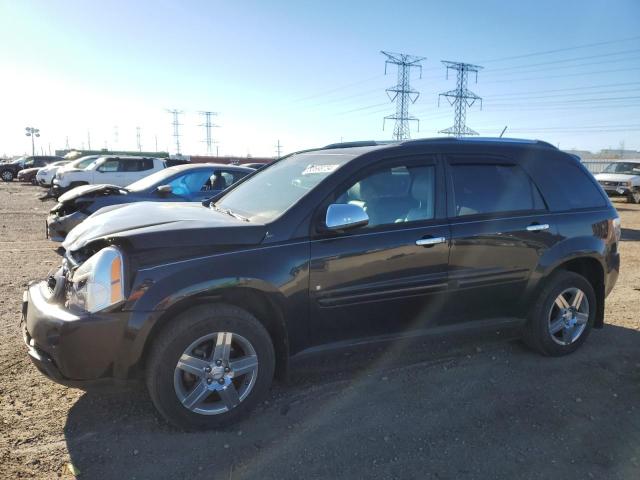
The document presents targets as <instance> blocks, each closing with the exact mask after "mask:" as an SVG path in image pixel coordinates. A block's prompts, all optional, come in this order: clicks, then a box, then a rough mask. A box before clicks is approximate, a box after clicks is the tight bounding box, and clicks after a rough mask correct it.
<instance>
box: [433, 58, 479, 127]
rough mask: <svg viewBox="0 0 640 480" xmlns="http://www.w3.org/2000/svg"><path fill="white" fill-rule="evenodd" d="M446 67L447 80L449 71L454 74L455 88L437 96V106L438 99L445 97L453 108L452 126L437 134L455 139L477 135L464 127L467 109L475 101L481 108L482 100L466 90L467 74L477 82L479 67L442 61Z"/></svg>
mask: <svg viewBox="0 0 640 480" xmlns="http://www.w3.org/2000/svg"><path fill="white" fill-rule="evenodd" d="M442 63H443V65H444V66H445V67H446V71H447V78H449V70H455V72H456V88H455V89H454V90H449V91H448V92H444V93H441V94H440V95H438V106H439V105H440V97H445V98H446V99H447V100H448V101H449V104H450V105H453V107H454V112H455V114H454V120H453V126H452V127H449V128H446V129H444V130H440V131H439V132H438V133H445V134H447V135H453V136H455V137H463V136H465V135H477V134H478V133H477V132H476V131H474V130H472V129H470V128H469V127H467V125H466V116H467V107H471V106H472V105H473V104H474V103H475V102H476V101H480V108H482V98H481V97H479V96H478V95H476V94H475V93H473V92H472V91H471V90H469V89H468V88H467V76H468V74H469V72H471V73H475V74H476V83H477V82H478V71H480V70H482V67H481V66H480V65H473V64H471V63H462V62H450V61H448V60H443V61H442Z"/></svg>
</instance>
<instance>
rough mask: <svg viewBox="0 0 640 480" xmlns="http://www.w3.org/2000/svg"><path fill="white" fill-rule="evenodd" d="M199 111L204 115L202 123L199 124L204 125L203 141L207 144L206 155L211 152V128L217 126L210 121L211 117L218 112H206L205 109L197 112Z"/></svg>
mask: <svg viewBox="0 0 640 480" xmlns="http://www.w3.org/2000/svg"><path fill="white" fill-rule="evenodd" d="M199 113H200V115H202V116H203V117H204V123H201V124H200V125H199V126H200V127H204V134H205V139H204V142H205V143H206V144H207V155H211V154H212V153H213V138H212V136H211V129H212V128H213V127H217V126H218V125H215V124H214V123H213V122H212V121H211V118H212V117H214V116H216V115H218V113H217V112H207V111H204V112H199Z"/></svg>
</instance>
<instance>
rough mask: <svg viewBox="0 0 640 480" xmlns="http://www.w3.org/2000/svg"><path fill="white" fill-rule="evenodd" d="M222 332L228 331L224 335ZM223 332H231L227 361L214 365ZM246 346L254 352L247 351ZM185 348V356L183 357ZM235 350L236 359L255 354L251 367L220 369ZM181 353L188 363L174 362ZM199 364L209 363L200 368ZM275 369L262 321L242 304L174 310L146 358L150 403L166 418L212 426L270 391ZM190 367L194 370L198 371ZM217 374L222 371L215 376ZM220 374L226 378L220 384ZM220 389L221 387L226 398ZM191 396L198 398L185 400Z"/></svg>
mask: <svg viewBox="0 0 640 480" xmlns="http://www.w3.org/2000/svg"><path fill="white" fill-rule="evenodd" d="M226 332H228V333H230V334H231V337H226V335H228V333H226ZM209 336H211V337H212V338H211V339H209V340H207V341H206V342H205V343H198V342H200V341H201V340H202V339H203V338H207V337H209ZM228 338H231V348H230V351H231V355H230V356H229V354H227V357H226V358H229V359H230V361H229V362H226V361H225V362H224V363H222V365H219V366H216V365H218V364H216V358H213V357H214V356H217V357H221V358H225V357H224V353H223V354H222V355H217V354H214V352H216V351H217V350H215V349H216V342H218V343H223V342H224V340H225V339H228ZM194 345H195V346H196V347H195V348H193V349H192V347H193V346H194ZM251 349H253V353H251V352H249V353H247V351H248V350H251ZM243 351H244V352H243ZM187 353H188V355H189V356H188V357H185V355H187ZM198 355H199V358H198ZM234 355H235V356H236V357H235V364H236V365H238V362H237V360H238V359H240V358H242V359H243V360H247V359H248V360H249V361H250V362H256V360H257V362H256V364H255V365H256V366H255V371H252V372H251V373H246V374H239V375H235V371H236V370H235V369H234V370H230V369H225V366H227V365H228V366H229V367H231V366H233V364H234ZM253 355H255V357H254V356H253ZM185 358H186V359H188V364H187V363H185V364H184V365H186V366H188V367H189V368H188V369H185V367H184V366H183V367H182V368H178V360H181V362H182V360H183V359H185ZM203 358H206V360H202V359H203ZM185 362H186V360H185ZM201 362H203V363H201ZM204 362H206V363H204ZM202 365H208V366H207V367H203V368H202V369H201V368H200V367H201V366H202ZM245 365H246V366H248V365H249V364H245ZM196 366H197V370H196V368H195V367H196ZM205 368H209V373H204V372H203V371H204V370H205ZM223 370H224V372H227V371H228V370H230V373H223ZM274 370H275V353H274V348H273V344H272V342H271V338H270V336H269V333H268V332H267V331H266V329H265V328H264V326H263V325H262V324H261V323H260V322H259V321H258V320H256V318H255V317H254V316H253V315H251V314H250V313H248V312H247V311H245V310H243V309H241V308H238V307H235V306H232V305H226V304H209V305H201V306H198V307H194V308H192V309H189V310H187V311H186V312H183V313H182V314H180V315H178V316H177V317H176V318H174V319H172V320H171V322H170V323H169V324H168V325H167V326H166V327H165V328H164V329H163V330H162V331H161V332H160V334H159V335H158V336H157V337H156V339H155V341H154V343H153V345H152V347H151V351H150V355H149V360H148V363H147V369H146V383H147V388H148V390H149V395H150V396H151V399H152V401H153V404H154V405H155V407H156V408H157V409H158V411H159V412H160V414H161V415H162V416H163V417H164V418H165V419H166V420H167V421H168V422H169V423H171V424H172V425H174V426H176V427H178V428H181V429H184V430H201V429H211V428H219V427H224V426H227V425H230V424H232V423H234V422H236V421H238V420H240V419H242V418H243V417H245V416H246V415H247V413H248V412H249V411H250V410H251V409H252V408H253V407H254V406H255V405H256V404H257V403H258V402H260V400H261V399H262V398H264V396H265V395H266V394H267V392H268V391H269V387H270V386H271V382H272V380H273V373H274ZM192 371H196V372H198V373H197V375H198V376H196V375H194V374H193V373H191V372H192ZM221 375H223V376H224V377H223V378H218V379H217V380H216V378H217V377H219V376H221ZM212 376H213V378H212ZM230 377H231V378H230ZM221 380H223V381H224V382H227V384H222V385H220V383H222V382H221ZM207 382H209V384H208V385H207ZM229 383H230V385H229ZM231 387H233V388H231ZM212 389H215V390H212ZM220 391H222V393H225V397H226V400H225V397H223V396H222V394H219V393H218V392H220ZM199 392H202V395H200V393H199ZM207 392H208V393H207ZM226 392H236V393H237V395H236V394H235V393H233V394H231V393H226ZM243 395H244V396H243ZM229 397H231V398H232V399H233V400H232V401H230V400H229ZM194 398H199V399H200V400H198V401H197V402H193V405H190V404H191V403H192V400H193V399H194ZM183 402H184V403H183ZM237 402H239V403H237ZM185 405H187V406H185ZM189 405H190V406H189ZM229 405H233V406H232V407H231V408H230V407H229ZM216 409H218V410H216ZM220 409H222V411H219V410H220Z"/></svg>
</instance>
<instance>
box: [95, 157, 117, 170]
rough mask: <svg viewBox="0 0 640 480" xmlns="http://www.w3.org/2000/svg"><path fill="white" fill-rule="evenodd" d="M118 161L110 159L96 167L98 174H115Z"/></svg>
mask: <svg viewBox="0 0 640 480" xmlns="http://www.w3.org/2000/svg"><path fill="white" fill-rule="evenodd" d="M119 165H120V161H119V160H118V159H116V158H111V159H109V160H107V161H106V162H104V163H103V164H102V165H100V166H99V167H98V171H99V172H117V171H118V167H119Z"/></svg>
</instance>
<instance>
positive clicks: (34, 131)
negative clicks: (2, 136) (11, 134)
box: [25, 127, 40, 156]
mask: <svg viewBox="0 0 640 480" xmlns="http://www.w3.org/2000/svg"><path fill="white" fill-rule="evenodd" d="M25 135H26V136H27V137H31V156H33V155H35V154H36V144H35V141H34V139H33V137H39V136H40V129H39V128H33V127H26V128H25Z"/></svg>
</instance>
